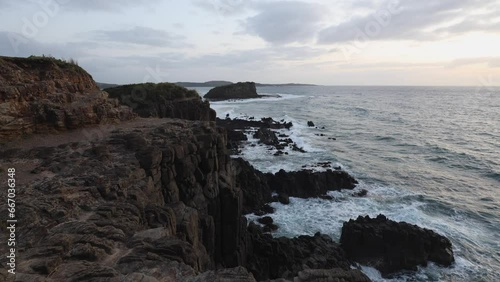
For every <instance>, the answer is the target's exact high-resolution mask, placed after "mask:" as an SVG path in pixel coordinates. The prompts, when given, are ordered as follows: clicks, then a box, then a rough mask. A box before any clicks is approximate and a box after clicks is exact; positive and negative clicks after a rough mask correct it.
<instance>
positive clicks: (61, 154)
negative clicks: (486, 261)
mask: <svg viewBox="0 0 500 282" xmlns="http://www.w3.org/2000/svg"><path fill="white" fill-rule="evenodd" d="M5 60H7V61H9V63H10V64H12V61H15V62H16V63H15V64H14V65H13V66H11V67H12V68H16V69H21V71H22V72H25V73H24V74H21V75H20V76H19V77H24V76H30V77H31V78H32V80H31V81H30V85H32V86H30V87H32V88H33V87H35V86H33V85H52V84H51V82H50V81H58V79H59V80H61V79H63V80H67V81H71V83H73V84H74V85H73V86H72V87H73V88H74V89H81V91H80V92H78V93H74V92H71V91H69V90H68V89H73V88H70V87H69V86H68V85H69V82H68V83H66V84H61V83H59V84H57V83H54V87H55V88H53V89H52V88H43V89H44V90H43V91H42V90H40V91H39V92H36V94H35V95H32V96H30V97H31V98H30V99H31V100H30V101H31V102H29V103H39V102H44V101H46V99H48V100H49V101H51V106H50V107H48V108H49V109H52V108H57V109H58V112H59V113H60V114H59V115H58V116H59V117H60V119H59V120H67V117H68V116H75V115H74V114H73V115H71V113H74V112H72V111H71V110H72V109H75V105H83V104H84V102H85V101H86V99H88V97H89V95H90V94H91V93H94V92H95V91H97V92H99V93H101V92H100V90H98V89H97V90H96V86H95V82H93V80H92V79H91V77H90V75H88V74H86V72H84V73H83V74H82V76H83V77H84V78H85V79H84V80H83V81H85V83H84V85H91V84H92V83H93V85H91V87H87V88H85V87H83V86H80V84H79V83H80V81H82V80H79V79H75V78H72V79H71V80H70V79H68V78H67V74H66V73H65V72H62V71H60V68H61V67H60V66H54V65H50V64H46V63H44V64H43V66H44V67H43V72H44V76H41V75H40V74H39V72H40V70H39V69H38V70H37V69H31V68H21V67H20V66H18V65H16V64H20V65H23V64H26V62H25V61H24V60H22V59H16V60H11V59H4V61H5ZM0 62H1V61H0ZM31 63H32V62H31ZM63 66H64V65H63ZM73 75H75V76H78V74H73ZM89 77H90V78H89ZM0 78H1V79H0V82H1V83H2V84H1V85H0V97H1V98H2V99H1V100H0V103H1V104H2V105H3V107H4V108H9V109H11V107H12V105H15V104H16V103H19V101H22V103H24V100H23V99H24V96H25V94H23V93H24V92H22V91H20V89H24V88H22V87H24V86H22V84H21V83H20V81H21V80H20V79H12V78H11V76H9V72H3V73H0ZM62 85H65V86H64V87H63V86H62ZM37 87H42V86H37ZM32 88H30V89H32ZM33 89H34V88H33ZM36 89H38V88H36ZM26 91H28V90H26ZM30 91H31V90H30ZM176 91H177V90H176ZM61 92H62V93H67V94H66V97H69V98H68V99H66V100H54V99H53V97H56V96H57V95H59V93H61ZM11 93H17V94H16V95H17V96H14V97H16V98H15V99H14V98H12V97H13V96H12V94H11ZM30 93H32V92H30ZM183 95H184V94H182V95H181V96H180V98H179V96H175V97H173V96H170V98H168V99H167V98H165V97H164V96H162V95H160V97H159V96H158V95H156V94H155V95H153V96H141V99H142V100H141V101H140V102H141V103H140V105H139V104H138V103H135V104H136V105H139V106H137V107H135V108H134V106H133V105H128V106H130V107H131V108H129V107H127V106H126V105H119V106H118V105H117V104H116V101H118V100H120V101H122V102H123V99H121V98H120V93H118V94H116V93H114V94H113V97H115V98H116V99H117V100H113V99H109V101H111V102H110V103H115V104H113V105H115V107H116V106H118V108H120V109H121V111H123V112H127V113H129V114H127V115H126V117H127V118H121V120H122V121H121V122H120V121H117V120H115V119H114V120H113V123H110V121H111V120H108V119H99V120H95V121H93V122H92V123H93V124H95V125H98V127H92V128H89V127H87V126H89V124H88V123H85V122H81V123H71V124H75V126H74V127H68V126H58V123H57V122H56V123H54V122H52V121H51V120H46V119H41V118H40V117H39V115H36V116H33V115H30V114H29V113H30V111H29V110H27V111H26V113H25V115H26V116H24V117H23V116H17V117H16V119H14V120H12V119H10V122H8V120H9V119H8V118H4V119H2V120H5V121H6V123H5V124H1V126H0V134H2V135H1V136H3V137H5V139H2V140H5V141H4V142H5V146H4V147H2V149H1V150H0V168H1V169H2V171H5V170H6V168H8V167H14V168H16V177H17V179H18V186H19V187H22V189H19V191H18V195H17V199H19V203H18V205H17V210H18V211H17V216H18V218H17V219H18V222H19V228H18V231H17V232H18V233H17V236H18V238H20V239H19V245H18V246H17V247H18V252H17V265H16V273H17V274H16V277H15V278H16V279H17V281H152V282H153V281H360V282H362V281H370V280H369V278H368V277H367V276H366V275H364V274H363V273H362V272H361V271H360V270H358V269H352V267H351V266H353V265H357V262H361V263H364V264H367V265H370V266H373V267H376V268H377V269H379V270H380V271H381V272H382V273H383V274H384V275H390V274H393V273H397V272H398V271H401V270H408V269H410V270H413V269H414V268H415V267H416V266H417V265H425V264H426V263H427V261H434V262H436V263H439V264H442V265H445V266H449V265H451V264H452V263H453V253H452V249H451V243H450V242H449V240H448V239H446V238H444V237H442V236H440V235H438V234H435V233H433V232H432V231H430V230H425V229H421V228H418V227H415V226H409V225H408V224H406V223H395V222H391V221H389V220H387V219H386V218H385V217H382V216H380V217H378V218H377V219H374V220H371V219H369V218H358V220H357V221H355V222H354V221H353V222H348V223H346V224H345V226H344V227H345V231H344V230H343V234H342V238H341V241H340V244H338V243H336V242H334V241H333V240H332V239H331V238H329V237H328V236H326V235H322V234H319V233H318V234H316V235H314V236H300V237H298V238H293V239H291V238H274V237H273V236H272V232H273V230H275V229H276V228H279V225H276V223H274V222H273V221H272V215H271V216H270V214H272V212H273V209H272V208H271V207H270V206H269V205H268V204H269V203H270V202H273V201H279V202H281V203H283V204H286V203H287V202H289V197H302V198H308V197H325V196H326V193H327V192H328V191H335V190H341V189H353V188H355V187H356V184H357V181H356V180H355V179H354V178H353V177H352V176H350V175H349V174H348V173H346V172H345V171H342V170H336V169H333V170H332V169H327V170H326V171H321V172H314V171H311V170H301V171H296V172H286V171H279V172H277V173H275V174H270V173H262V172H260V171H258V170H256V169H255V168H253V167H252V166H251V164H249V163H248V162H247V161H245V160H243V159H241V158H234V157H231V155H230V153H231V152H233V153H234V152H237V148H238V146H241V145H240V142H241V141H242V140H244V137H245V135H244V134H243V135H242V132H241V129H242V128H253V130H255V131H256V136H257V137H258V138H259V139H260V140H261V142H263V143H264V144H268V145H269V146H273V147H274V148H275V149H276V150H278V151H279V149H280V148H281V147H280V146H291V147H292V148H293V142H291V143H290V142H284V141H283V139H286V138H287V137H286V136H282V137H279V136H277V135H276V132H275V131H273V130H275V129H281V128H290V127H291V126H293V125H292V124H291V123H287V122H285V121H281V122H275V121H273V120H272V119H262V120H260V121H251V120H249V121H234V120H227V119H226V120H217V121H214V113H213V112H212V111H211V110H210V109H209V108H207V105H208V103H206V102H203V101H202V100H201V99H193V98H189V99H188V100H189V106H186V107H184V106H183V107H182V111H181V112H179V111H177V109H178V108H176V107H175V106H173V105H175V104H176V103H184V102H185V101H186V96H183ZM145 97H146V98H145ZM151 97H152V98H151ZM159 98H161V99H159ZM103 99H108V98H107V96H106V97H104V98H103ZM126 100H127V99H126ZM130 100H131V99H128V101H130ZM132 100H133V99H132ZM113 101H114V102H113ZM154 101H155V102H156V103H153V102H154ZM158 101H159V102H158ZM105 102H106V103H108V100H106V101H105ZM29 103H27V104H26V105H30V104H29ZM44 103H45V102H44ZM158 103H159V104H158ZM124 104H126V103H124ZM6 105H7V106H6ZM23 105H24V104H23ZM179 105H181V104H179ZM182 105H183V104H182ZM193 105H195V106H193ZM28 108H29V106H27V109H28ZM46 108H47V107H46ZM77 109H79V108H78V107H77ZM85 109H86V110H85V111H84V113H86V114H83V115H82V117H85V116H86V115H90V116H92V113H94V111H97V112H99V110H98V109H97V108H95V107H90V108H85ZM148 109H149V110H148ZM168 109H171V110H168ZM174 109H175V110H174ZM81 111H82V110H77V112H81ZM190 111H192V112H190ZM151 113H152V114H151ZM0 114H2V115H3V116H7V117H10V116H12V115H13V111H12V110H9V111H6V112H5V111H4V112H2V113H0ZM137 115H139V116H141V117H140V118H139V117H136V116H137ZM113 116H115V115H113ZM17 119H20V120H23V121H26V120H29V122H30V124H36V125H37V126H36V129H37V130H29V131H26V132H25V133H28V134H34V135H31V136H27V137H25V138H24V139H19V134H14V132H13V131H14V125H15V124H17V123H19V122H18V121H17ZM104 123H107V124H108V125H106V126H103V124H104ZM99 125H100V126H99ZM30 128H32V127H30ZM68 130H69V131H68ZM54 131H57V132H59V133H57V137H56V138H54V140H52V139H51V138H50V136H52V135H53V134H54V133H53V132H54ZM89 132H91V133H92V134H89ZM42 133H44V134H49V135H48V136H47V135H43V138H44V139H45V140H46V142H44V143H43V146H40V144H39V143H38V142H37V138H41V136H42V135H39V134H42ZM16 138H17V139H16ZM280 138H281V140H280ZM49 140H51V141H49ZM282 141H283V142H282ZM235 148H236V150H234V149H235ZM273 193H276V195H274V194H273ZM5 203H6V201H2V203H1V204H0V212H1V214H7V206H6V204H5ZM249 213H255V214H256V215H259V216H260V219H259V223H261V224H262V225H263V226H261V224H256V223H254V222H248V221H247V219H246V217H245V214H249ZM354 216H357V215H353V217H354ZM372 233H373V234H372ZM5 234H6V233H5V232H2V235H1V236H2V238H0V239H2V242H5V239H6V238H5V236H6V235H5ZM408 234H410V235H408ZM367 236H368V237H367ZM367 238H370V239H369V240H368V239H367ZM415 238H420V239H419V240H415ZM394 241H396V242H400V243H398V244H395V245H394V246H393V248H397V250H399V251H398V252H396V250H393V249H391V245H390V243H391V242H394ZM415 241H416V242H415ZM380 246H384V248H381V247H380ZM5 247H6V245H2V247H1V248H2V249H1V250H2V251H4V248H5ZM2 253H3V252H2ZM388 254H390V255H388ZM377 256H379V257H377ZM0 261H1V263H2V266H1V267H0V280H2V281H9V280H12V276H10V274H8V273H7V270H6V268H5V267H6V263H7V261H6V258H5V256H2V258H1V259H0ZM381 261H383V263H379V262H381ZM401 262H404V263H401Z"/></svg>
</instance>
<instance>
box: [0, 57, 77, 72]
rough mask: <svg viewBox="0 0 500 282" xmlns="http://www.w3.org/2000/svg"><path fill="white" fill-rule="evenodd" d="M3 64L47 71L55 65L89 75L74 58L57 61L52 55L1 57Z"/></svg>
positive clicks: (0, 61)
mask: <svg viewBox="0 0 500 282" xmlns="http://www.w3.org/2000/svg"><path fill="white" fill-rule="evenodd" d="M3 63H11V64H12V63H13V64H15V65H18V66H20V67H23V68H28V69H47V68H51V67H52V66H54V65H55V66H57V67H58V68H60V69H61V70H70V71H75V72H77V73H85V74H86V73H87V72H86V71H85V70H84V69H83V68H81V67H80V66H79V65H78V62H77V61H76V60H75V59H73V58H70V59H68V60H65V59H56V58H54V57H53V56H51V55H48V56H46V55H42V56H35V55H31V56H29V57H27V58H22V57H4V56H0V65H2V64H3Z"/></svg>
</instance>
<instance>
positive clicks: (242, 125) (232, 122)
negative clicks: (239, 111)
mask: <svg viewBox="0 0 500 282" xmlns="http://www.w3.org/2000/svg"><path fill="white" fill-rule="evenodd" d="M216 121H217V126H220V127H224V128H225V129H227V130H230V129H232V130H235V129H238V130H246V129H249V128H271V129H282V128H286V129H290V128H291V127H292V126H293V123H291V122H285V121H275V120H273V119H272V118H262V120H260V121H258V120H244V119H219V118H217V120H216Z"/></svg>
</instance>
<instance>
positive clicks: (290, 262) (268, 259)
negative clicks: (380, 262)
mask: <svg viewBox="0 0 500 282" xmlns="http://www.w3.org/2000/svg"><path fill="white" fill-rule="evenodd" d="M248 232H249V236H250V242H249V244H248V245H247V250H248V251H247V252H248V262H247V269H248V270H249V271H251V272H252V273H253V274H254V276H255V278H256V279H257V280H258V281H262V280H266V279H277V278H286V279H293V278H294V277H295V276H298V275H299V276H300V274H299V273H300V272H301V271H303V270H306V269H334V268H339V269H342V271H341V272H349V271H351V268H350V266H351V262H350V261H349V260H348V259H347V257H346V256H345V253H344V251H343V250H342V249H341V248H340V246H339V245H338V244H337V243H335V242H334V241H333V240H332V239H331V238H330V237H328V236H326V235H321V234H319V233H317V234H315V235H314V236H313V237H311V236H299V237H297V238H293V239H290V238H273V237H272V236H271V235H268V234H263V233H262V231H261V229H260V228H259V227H258V226H256V225H255V224H253V223H250V225H249V227H248ZM357 274H358V275H357V276H356V277H365V280H356V279H352V280H345V281H369V280H368V278H366V276H364V275H363V274H362V273H357ZM311 275H313V274H311ZM315 275H320V274H319V273H316V274H315ZM323 276H324V274H323ZM348 276H349V275H347V277H348ZM302 277H303V278H305V276H304V273H303V274H302ZM320 277H321V276H320ZM304 281H314V280H307V279H306V280H304Z"/></svg>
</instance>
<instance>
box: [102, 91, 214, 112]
mask: <svg viewBox="0 0 500 282" xmlns="http://www.w3.org/2000/svg"><path fill="white" fill-rule="evenodd" d="M106 91H107V92H108V93H109V95H110V97H112V98H117V99H119V100H120V102H121V103H122V104H124V105H127V106H129V107H131V108H132V109H133V110H134V112H136V113H137V114H138V115H139V116H141V117H159V118H179V119H187V120H204V121H215V117H216V113H215V111H214V110H213V109H211V108H210V104H209V102H208V101H205V102H204V101H202V99H201V97H200V95H198V93H197V92H196V91H194V90H188V89H186V88H184V87H182V86H178V85H175V84H172V83H158V84H154V83H142V84H131V85H123V86H118V87H113V88H107V89H106Z"/></svg>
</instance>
